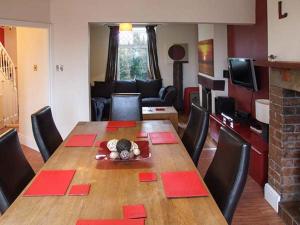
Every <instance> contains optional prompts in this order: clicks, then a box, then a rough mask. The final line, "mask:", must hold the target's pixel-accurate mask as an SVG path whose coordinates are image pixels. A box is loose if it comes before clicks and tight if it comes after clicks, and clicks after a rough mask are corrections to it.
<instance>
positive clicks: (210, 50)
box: [198, 39, 214, 77]
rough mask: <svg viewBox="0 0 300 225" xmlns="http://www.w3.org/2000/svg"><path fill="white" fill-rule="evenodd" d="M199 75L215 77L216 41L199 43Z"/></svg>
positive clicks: (210, 40)
mask: <svg viewBox="0 0 300 225" xmlns="http://www.w3.org/2000/svg"><path fill="white" fill-rule="evenodd" d="M198 62H199V73H203V74H207V75H210V76H212V77H213V76H214V40H213V39H208V40H203V41H199V42H198Z"/></svg>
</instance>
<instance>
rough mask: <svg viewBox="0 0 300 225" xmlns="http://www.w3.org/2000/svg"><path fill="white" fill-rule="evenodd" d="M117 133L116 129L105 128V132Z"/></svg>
mask: <svg viewBox="0 0 300 225" xmlns="http://www.w3.org/2000/svg"><path fill="white" fill-rule="evenodd" d="M116 131H118V128H117V127H106V132H116Z"/></svg>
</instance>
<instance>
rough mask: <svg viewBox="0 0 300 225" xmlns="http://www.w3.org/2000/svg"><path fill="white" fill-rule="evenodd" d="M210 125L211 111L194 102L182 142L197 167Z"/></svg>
mask: <svg viewBox="0 0 300 225" xmlns="http://www.w3.org/2000/svg"><path fill="white" fill-rule="evenodd" d="M208 125H209V113H208V111H207V110H205V109H204V108H202V107H199V106H196V105H194V104H192V107H191V112H190V116H189V121H188V124H187V127H186V129H185V131H184V133H183V136H182V142H183V144H184V146H185V148H186V149H187V151H188V153H189V154H190V156H191V158H192V160H193V162H194V164H195V166H196V167H197V165H198V161H199V157H200V154H201V152H202V148H203V145H204V143H205V140H206V137H207V133H208Z"/></svg>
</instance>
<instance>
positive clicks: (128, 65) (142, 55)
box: [119, 28, 148, 80]
mask: <svg viewBox="0 0 300 225" xmlns="http://www.w3.org/2000/svg"><path fill="white" fill-rule="evenodd" d="M147 77H148V49H147V34H146V31H145V29H141V28H138V29H134V30H133V31H132V32H130V33H128V32H127V33H122V32H121V34H120V44H119V79H120V80H134V79H142V80H146V79H147Z"/></svg>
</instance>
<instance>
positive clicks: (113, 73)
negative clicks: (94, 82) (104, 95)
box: [105, 26, 119, 83]
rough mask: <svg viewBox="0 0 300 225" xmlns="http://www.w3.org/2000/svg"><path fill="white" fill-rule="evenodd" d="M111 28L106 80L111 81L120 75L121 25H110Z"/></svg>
mask: <svg viewBox="0 0 300 225" xmlns="http://www.w3.org/2000/svg"><path fill="white" fill-rule="evenodd" d="M109 28H110V33H109V44H108V56H107V65H106V74H105V81H106V82H108V83H111V82H113V81H114V80H116V79H117V75H118V49H119V26H110V27H109Z"/></svg>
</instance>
